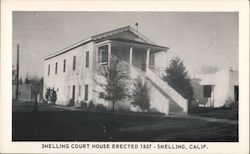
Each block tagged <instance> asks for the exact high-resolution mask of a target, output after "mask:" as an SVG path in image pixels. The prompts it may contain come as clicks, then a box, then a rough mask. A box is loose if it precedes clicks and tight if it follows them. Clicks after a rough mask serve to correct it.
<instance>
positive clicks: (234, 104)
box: [225, 97, 238, 110]
mask: <svg viewBox="0 0 250 154" xmlns="http://www.w3.org/2000/svg"><path fill="white" fill-rule="evenodd" d="M225 107H230V108H231V109H236V110H237V109H238V102H236V101H234V99H233V98H231V97H227V99H226V102H225Z"/></svg>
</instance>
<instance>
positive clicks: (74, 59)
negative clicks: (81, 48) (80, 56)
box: [73, 56, 76, 70]
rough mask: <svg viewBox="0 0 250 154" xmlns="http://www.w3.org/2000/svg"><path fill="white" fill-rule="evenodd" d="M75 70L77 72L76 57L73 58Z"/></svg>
mask: <svg viewBox="0 0 250 154" xmlns="http://www.w3.org/2000/svg"><path fill="white" fill-rule="evenodd" d="M73 70H76V56H74V57H73Z"/></svg>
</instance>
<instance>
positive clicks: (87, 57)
mask: <svg viewBox="0 0 250 154" xmlns="http://www.w3.org/2000/svg"><path fill="white" fill-rule="evenodd" d="M88 67H89V51H87V52H86V68H88Z"/></svg>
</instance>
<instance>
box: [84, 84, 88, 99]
mask: <svg viewBox="0 0 250 154" xmlns="http://www.w3.org/2000/svg"><path fill="white" fill-rule="evenodd" d="M88 95H89V85H87V84H86V85H85V96H84V100H86V101H87V100H88Z"/></svg>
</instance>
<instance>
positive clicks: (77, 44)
mask: <svg viewBox="0 0 250 154" xmlns="http://www.w3.org/2000/svg"><path fill="white" fill-rule="evenodd" d="M128 30H130V31H131V32H132V33H134V34H135V35H138V36H139V37H140V38H141V39H143V40H144V41H146V42H148V45H141V46H151V47H154V48H159V49H160V48H161V49H163V50H168V49H169V48H168V47H163V46H158V45H156V44H155V43H154V42H153V41H151V40H149V39H148V38H147V37H145V36H144V35H143V34H141V33H139V32H138V31H136V30H135V29H133V28H132V27H130V26H125V27H121V28H118V29H115V30H112V31H108V32H105V33H101V34H98V35H94V36H92V37H89V38H87V39H84V40H82V41H79V42H77V43H75V44H72V45H70V46H67V47H66V48H63V49H62V50H59V51H57V52H55V53H53V54H50V55H48V56H46V57H44V58H43V60H48V59H51V58H53V57H56V56H58V55H61V54H63V53H66V52H68V51H70V50H73V49H75V48H77V47H79V46H81V45H84V44H87V43H89V42H91V41H96V40H98V39H101V38H104V37H107V36H110V35H113V34H116V33H121V32H124V31H128ZM123 43H125V42H123ZM130 44H133V43H130ZM137 45H138V46H139V44H137Z"/></svg>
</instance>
